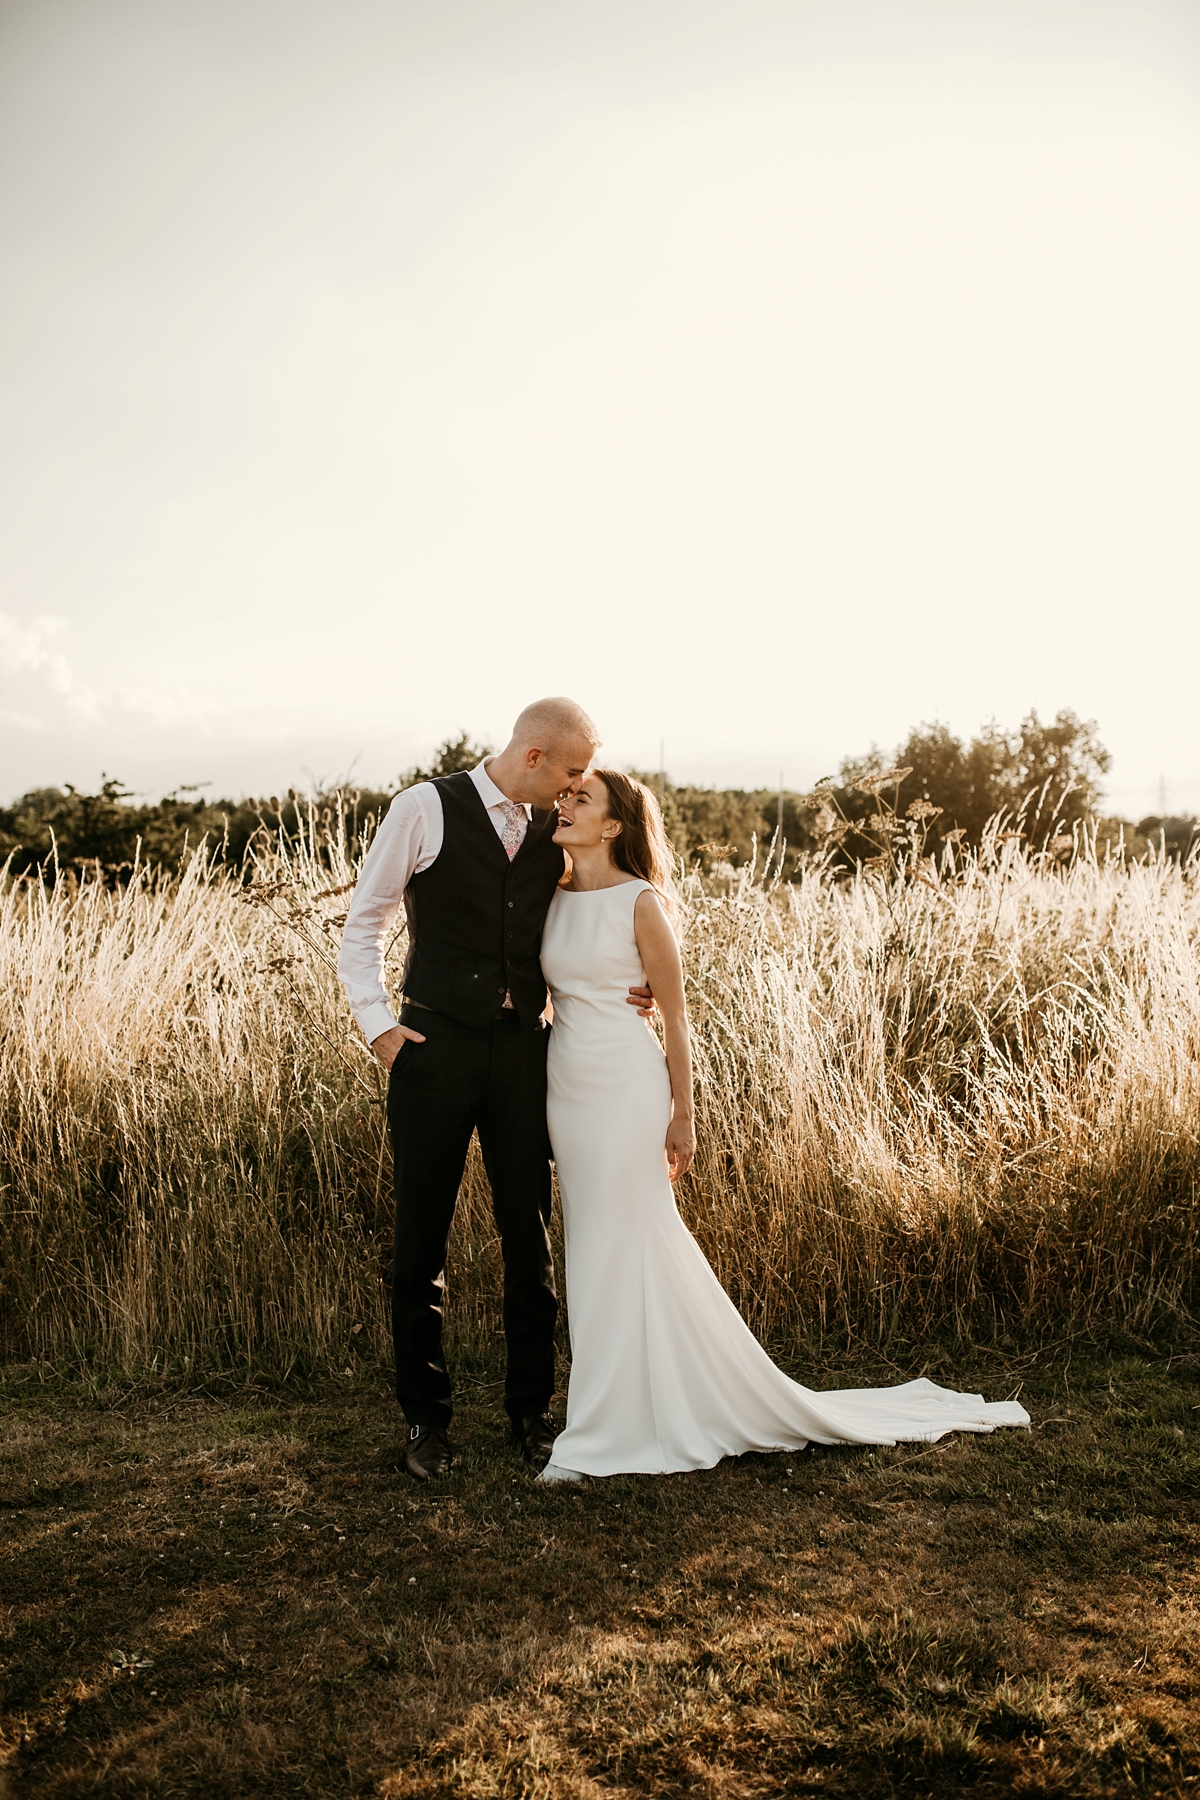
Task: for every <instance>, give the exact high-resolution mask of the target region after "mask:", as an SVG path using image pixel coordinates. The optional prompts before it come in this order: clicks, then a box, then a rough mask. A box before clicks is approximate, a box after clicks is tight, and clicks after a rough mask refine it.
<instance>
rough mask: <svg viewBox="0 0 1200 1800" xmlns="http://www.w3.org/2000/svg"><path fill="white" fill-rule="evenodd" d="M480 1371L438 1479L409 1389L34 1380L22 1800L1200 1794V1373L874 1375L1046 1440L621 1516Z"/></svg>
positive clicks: (833, 1372) (878, 1461)
mask: <svg viewBox="0 0 1200 1800" xmlns="http://www.w3.org/2000/svg"><path fill="white" fill-rule="evenodd" d="M461 1366H462V1372H463V1375H464V1381H463V1392H462V1397H461V1403H460V1419H459V1424H458V1430H457V1435H458V1438H459V1441H460V1444H461V1448H462V1458H461V1462H460V1464H459V1467H458V1469H457V1470H456V1471H455V1473H454V1474H453V1475H452V1476H451V1477H450V1478H449V1479H448V1480H447V1481H446V1482H445V1483H444V1484H443V1485H442V1486H441V1487H440V1488H439V1489H437V1490H436V1491H434V1492H428V1491H425V1490H421V1489H419V1488H417V1487H416V1486H415V1484H413V1483H412V1482H410V1481H407V1480H406V1479H405V1478H404V1477H403V1476H401V1475H400V1474H399V1473H398V1469H397V1463H398V1450H399V1436H398V1431H397V1422H396V1418H395V1414H394V1411H393V1408H392V1404H391V1402H389V1400H388V1398H387V1395H386V1388H385V1385H384V1382H383V1380H382V1379H381V1378H376V1377H374V1376H372V1375H370V1374H369V1373H365V1372H360V1374H359V1375H358V1376H357V1377H356V1378H354V1379H349V1378H346V1379H343V1380H342V1381H341V1382H340V1383H334V1384H327V1385H325V1386H324V1387H322V1388H321V1389H319V1390H314V1391H313V1392H312V1393H311V1394H310V1395H309V1396H308V1397H304V1398H301V1397H299V1396H298V1395H297V1394H295V1393H294V1392H293V1393H286V1392H280V1393H270V1392H267V1391H243V1392H239V1393H233V1394H230V1395H228V1396H226V1397H224V1398H222V1397H212V1396H204V1395H202V1394H197V1393H190V1394H188V1393H179V1392H172V1391H169V1390H161V1391H159V1392H151V1391H147V1390H136V1391H131V1390H126V1391H121V1390H118V1389H115V1388H114V1389H111V1390H105V1389H103V1388H101V1389H99V1390H96V1389H94V1388H93V1389H91V1390H84V1389H78V1388H76V1389H70V1388H65V1387H63V1386H61V1385H46V1384H44V1383H42V1382H40V1381H38V1380H37V1379H35V1377H34V1375H33V1373H32V1372H30V1371H21V1370H16V1369H13V1370H10V1372H9V1374H8V1377H7V1379H6V1382H5V1386H4V1398H3V1444H4V1448H3V1468H2V1471H0V1492H2V1493H3V1509H4V1510H3V1515H2V1516H3V1551H2V1556H3V1562H2V1565H0V1567H2V1569H3V1576H2V1587H3V1601H4V1611H3V1633H4V1637H3V1650H4V1660H5V1664H6V1668H7V1677H6V1685H7V1695H6V1699H7V1736H6V1739H5V1744H6V1749H7V1754H8V1783H9V1785H8V1789H7V1795H8V1800H33V1797H34V1796H37V1797H38V1800H51V1797H61V1800H66V1797H67V1796H72V1797H73V1796H82V1795H98V1796H122V1797H130V1800H132V1797H133V1796H138V1797H141V1796H146V1797H147V1800H149V1797H151V1796H153V1797H155V1800H159V1797H164V1796H181V1797H182V1796H204V1797H205V1800H210V1797H212V1796H231V1797H232V1796H263V1797H264V1800H283V1797H285V1796H297V1797H299V1796H305V1797H309V1796H311V1797H316V1796H321V1797H325V1796H329V1797H333V1796H339V1797H341V1796H348V1795H364V1796H365V1795H378V1796H381V1797H384V1796H391V1797H395V1800H399V1797H400V1796H412V1797H414V1800H415V1797H417V1796H420V1797H422V1800H425V1797H428V1800H434V1797H439V1800H441V1797H445V1800H451V1797H454V1800H584V1797H585V1796H592V1797H594V1796H600V1795H611V1796H618V1795H630V1796H642V1795H648V1796H663V1797H666V1796H672V1797H674V1796H680V1797H682V1796H685V1795H686V1796H689V1797H691V1796H703V1797H705V1800H709V1797H711V1800H717V1797H718V1796H719V1797H720V1800H735V1797H738V1800H740V1797H741V1796H747V1797H749V1796H755V1797H758V1796H769V1795H771V1796H773V1795H780V1794H788V1795H791V1794H818V1795H839V1796H856V1797H857V1796H891V1795H907V1794H914V1795H935V1796H936V1795H945V1796H950V1795H957V1794H960V1793H963V1792H969V1793H971V1794H975V1795H980V1796H993V1795H995V1796H1001V1795H1009V1794H1023V1795H1039V1796H1054V1795H1064V1796H1065V1795H1078V1796H1084V1795H1086V1796H1092V1795H1096V1796H1099V1795H1110V1794H1114V1795H1115V1794H1141V1795H1186V1794H1191V1793H1194V1792H1196V1791H1197V1787H1198V1785H1200V1672H1198V1671H1200V1610H1198V1608H1200V1575H1198V1573H1197V1551H1200V1443H1198V1438H1197V1420H1198V1418H1200V1357H1198V1356H1196V1355H1194V1354H1192V1355H1186V1356H1182V1355H1177V1356H1174V1357H1169V1356H1156V1355H1154V1354H1152V1353H1151V1352H1150V1351H1148V1350H1142V1351H1135V1350H1127V1351H1125V1352H1124V1353H1122V1354H1119V1355H1117V1354H1112V1355H1108V1356H1103V1355H1101V1354H1100V1353H1098V1352H1092V1353H1091V1354H1090V1355H1085V1354H1084V1353H1083V1352H1082V1351H1081V1350H1080V1349H1079V1348H1076V1349H1075V1350H1074V1351H1073V1352H1072V1351H1069V1350H1068V1349H1067V1348H1065V1347H1064V1346H1062V1345H1059V1346H1058V1347H1057V1348H1053V1347H1051V1348H1050V1349H1048V1350H1047V1351H1046V1352H1045V1353H1044V1354H1042V1355H1038V1356H1035V1355H1029V1356H1026V1357H1023V1358H1022V1357H1010V1358H1008V1359H1007V1360H1001V1359H999V1358H998V1357H997V1356H996V1355H994V1354H992V1355H977V1356H975V1357H974V1358H971V1359H966V1360H965V1359H964V1356H963V1353H961V1352H955V1353H953V1354H952V1355H947V1356H946V1357H944V1358H934V1359H933V1360H932V1361H924V1360H923V1359H922V1358H921V1357H920V1355H919V1354H918V1353H917V1352H916V1351H915V1350H912V1349H910V1350H909V1351H908V1352H907V1355H906V1357H905V1360H904V1361H903V1363H902V1365H897V1366H892V1365H887V1364H884V1363H882V1362H880V1361H879V1360H878V1359H863V1358H859V1359H857V1360H855V1361H853V1362H849V1361H842V1362H841V1363H840V1364H839V1365H838V1366H836V1367H830V1368H829V1369H827V1370H825V1371H824V1375H825V1381H826V1385H829V1384H835V1383H840V1384H843V1385H845V1384H849V1383H851V1382H863V1381H875V1380H879V1381H888V1380H895V1379H900V1378H902V1377H907V1376H910V1375H915V1374H917V1373H919V1372H921V1371H922V1369H923V1368H924V1369H925V1370H926V1372H928V1373H931V1374H932V1375H934V1376H935V1377H940V1378H942V1379H947V1378H950V1379H953V1380H954V1381H955V1382H956V1383H957V1384H958V1385H971V1386H977V1387H979V1388H980V1389H982V1390H983V1391H985V1392H986V1393H987V1394H988V1395H989V1396H990V1397H993V1398H1002V1397H1005V1396H1008V1395H1012V1394H1013V1393H1015V1392H1017V1391H1018V1390H1019V1392H1020V1395H1021V1398H1022V1399H1023V1400H1024V1402H1025V1404H1026V1405H1027V1406H1028V1407H1029V1409H1030V1412H1031V1413H1032V1415H1033V1418H1034V1421H1035V1424H1034V1428H1033V1430H1032V1431H1029V1432H1024V1431H1009V1432H1002V1433H999V1434H997V1435H996V1436H994V1437H990V1438H967V1437H956V1438H952V1439H948V1440H946V1441H945V1442H944V1443H942V1444H941V1445H938V1446H933V1447H928V1446H908V1447H901V1448H898V1449H895V1450H886V1449H885V1450H879V1451H876V1452H874V1453H872V1452H869V1451H862V1450H816V1449H814V1450H810V1451H808V1452H806V1453H804V1454H801V1455H797V1456H791V1457H784V1456H774V1457H749V1458H746V1459H743V1460H742V1461H740V1462H737V1463H733V1464H726V1465H723V1466H721V1467H720V1468H719V1469H717V1470H715V1471H713V1472H710V1473H703V1474H695V1475H686V1476H672V1477H665V1478H659V1479H650V1478H644V1477H626V1478H621V1479H616V1480H610V1481H605V1482H592V1483H589V1484H588V1485H587V1487H586V1488H585V1489H584V1490H583V1491H582V1492H579V1491H563V1490H562V1489H549V1490H546V1489H540V1488H538V1487H536V1486H535V1485H534V1484H533V1482H532V1481H531V1479H530V1477H529V1475H528V1473H527V1472H526V1470H525V1468H524V1465H523V1464H521V1463H520V1462H519V1460H518V1459H517V1458H516V1456H515V1454H514V1453H513V1452H512V1451H511V1450H510V1449H509V1448H508V1447H507V1446H506V1444H505V1442H504V1437H503V1420H502V1414H501V1411H500V1406H499V1388H498V1386H497V1384H496V1381H495V1371H494V1370H492V1369H490V1368H489V1367H488V1365H487V1364H486V1363H473V1364H472V1363H470V1362H469V1361H468V1362H467V1363H466V1364H465V1365H461ZM791 1366H792V1371H793V1372H794V1373H796V1374H797V1375H799V1376H800V1377H801V1378H805V1376H809V1377H810V1378H812V1372H811V1371H809V1370H806V1369H805V1368H804V1367H802V1366H799V1365H796V1364H794V1363H793V1364H792V1365H791ZM814 1379H815V1378H814Z"/></svg>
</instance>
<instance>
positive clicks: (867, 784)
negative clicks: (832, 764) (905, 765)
mask: <svg viewBox="0 0 1200 1800" xmlns="http://www.w3.org/2000/svg"><path fill="white" fill-rule="evenodd" d="M911 774H912V770H911V769H884V770H883V771H882V772H881V773H880V774H878V775H860V776H859V778H858V780H857V781H852V782H851V783H850V785H851V787H852V788H854V790H855V792H856V793H859V794H878V793H881V792H882V791H883V789H884V788H885V787H891V786H893V784H896V783H899V782H901V781H903V780H904V778H905V776H906V775H911Z"/></svg>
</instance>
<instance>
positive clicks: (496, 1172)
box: [388, 1007, 558, 1425]
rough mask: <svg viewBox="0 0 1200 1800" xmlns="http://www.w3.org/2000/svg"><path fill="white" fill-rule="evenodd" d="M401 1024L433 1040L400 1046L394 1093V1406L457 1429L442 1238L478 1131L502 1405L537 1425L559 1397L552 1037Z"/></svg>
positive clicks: (414, 1019) (507, 1017)
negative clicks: (499, 1290)
mask: <svg viewBox="0 0 1200 1800" xmlns="http://www.w3.org/2000/svg"><path fill="white" fill-rule="evenodd" d="M402 1018H403V1022H404V1024H406V1025H411V1026H412V1028H413V1030H414V1031H420V1032H423V1033H424V1036H425V1042H424V1043H423V1044H414V1043H412V1042H411V1041H406V1042H405V1043H404V1044H403V1045H402V1046H401V1049H400V1053H399V1055H398V1056H397V1058H396V1061H395V1062H394V1063H393V1065H392V1072H391V1079H390V1082H389V1084H388V1124H389V1126H390V1127H391V1135H392V1154H393V1158H394V1164H395V1182H396V1253H395V1262H394V1264H393V1270H392V1339H393V1343H394V1345H395V1352H396V1397H397V1399H398V1400H399V1402H400V1404H401V1406H402V1407H403V1408H404V1416H405V1418H406V1419H407V1420H408V1422H409V1424H410V1425H446V1424H448V1423H449V1420H450V1416H451V1413H452V1411H453V1403H452V1400H451V1393H450V1376H449V1373H448V1371H447V1368H446V1358H445V1354H444V1352H443V1349H442V1312H443V1299H444V1293H445V1266H446V1241H447V1239H448V1237H449V1235H450V1225H451V1222H452V1220H453V1218H454V1208H455V1203H456V1201H457V1199H458V1188H459V1183H460V1181H461V1180H462V1173H463V1166H464V1164H465V1162H466V1158H467V1150H468V1147H469V1145H470V1142H471V1133H472V1131H474V1130H476V1129H477V1130H478V1132H479V1143H480V1148H481V1149H482V1151H483V1161H484V1167H485V1168H486V1170H487V1174H488V1180H489V1181H490V1182H491V1186H492V1207H493V1210H494V1213H495V1218H496V1228H497V1230H498V1231H499V1233H500V1245H501V1249H502V1252H503V1256H504V1335H505V1339H506V1342H507V1346H508V1372H507V1378H506V1380H505V1384H504V1404H505V1408H506V1410H507V1411H508V1414H509V1416H510V1417H511V1418H514V1419H520V1418H529V1417H531V1416H532V1415H533V1414H534V1413H541V1412H545V1411H546V1409H547V1407H548V1406H549V1404H550V1398H551V1395H552V1394H553V1392H554V1326H555V1321H556V1319H557V1317H558V1296H557V1294H556V1292H555V1287H554V1260H553V1258H552V1256H551V1253H550V1140H549V1136H548V1134H547V1131H546V1045H547V1042H548V1040H549V1036H550V1034H549V1032H548V1031H546V1030H542V1029H539V1030H536V1031H523V1030H522V1029H521V1025H520V1022H519V1021H518V1019H517V1016H516V1014H515V1013H511V1012H510V1013H505V1014H504V1016H503V1017H500V1018H497V1019H493V1020H492V1021H491V1022H490V1023H489V1024H488V1025H487V1026H485V1027H484V1029H483V1030H482V1031H474V1030H471V1029H470V1028H469V1027H468V1026H465V1025H459V1024H457V1023H456V1021H455V1020H453V1019H448V1018H446V1017H445V1015H444V1014H442V1013H433V1012H424V1011H420V1010H414V1009H412V1008H407V1007H406V1008H405V1010H404V1012H403V1014H402Z"/></svg>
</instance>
